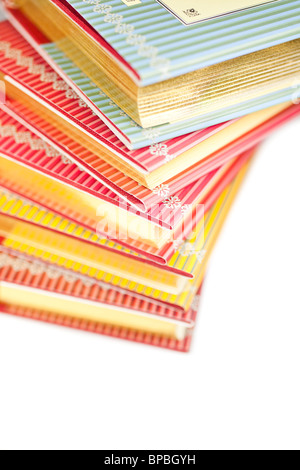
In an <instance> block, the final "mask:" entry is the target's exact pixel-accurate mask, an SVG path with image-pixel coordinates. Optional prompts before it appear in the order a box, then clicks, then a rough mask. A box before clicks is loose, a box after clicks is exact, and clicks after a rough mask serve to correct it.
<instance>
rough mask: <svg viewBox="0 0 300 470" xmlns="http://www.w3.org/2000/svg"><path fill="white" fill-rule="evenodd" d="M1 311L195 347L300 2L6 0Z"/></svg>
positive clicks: (288, 109)
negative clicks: (204, 296)
mask: <svg viewBox="0 0 300 470" xmlns="http://www.w3.org/2000/svg"><path fill="white" fill-rule="evenodd" d="M2 8H3V10H4V11H5V19H4V20H2V21H1V23H0V81H1V88H0V89H1V98H0V100H1V103H0V311H1V312H3V313H8V314H12V315H18V316H22V317H28V318H34V319H38V320H42V321H47V322H52V323H56V324H61V325H66V326H70V327H73V328H79V329H83V330H87V331H92V332H96V333H101V334H105V335H110V336H114V337H118V338H123V339H129V340H133V341H137V342H142V343H146V344H151V345H156V346H161V347H166V348H169V349H174V350H177V351H185V352H186V351H188V350H189V348H190V344H191V338H192V333H193V329H194V326H195V321H196V316H197V312H198V310H199V302H200V293H201V288H202V284H203V280H204V276H205V271H206V267H207V263H208V261H209V257H210V255H211V253H212V250H213V248H214V245H215V242H216V240H217V238H218V235H219V233H220V231H221V229H222V226H223V224H224V221H225V220H226V216H227V214H228V212H229V210H230V208H231V206H232V203H233V202H234V200H235V198H236V195H237V193H238V190H239V188H240V186H241V184H242V182H243V180H244V177H245V175H246V173H247V171H248V168H249V166H250V163H251V160H252V158H253V155H254V154H255V150H256V147H257V145H259V143H260V142H261V141H263V139H265V138H266V137H267V136H269V134H271V133H272V132H274V130H276V129H277V128H278V127H280V126H282V125H283V124H284V123H286V122H287V121H289V120H290V119H292V118H296V117H299V115H300V106H298V104H299V102H300V0H277V1H276V0H273V1H262V0H260V1H259V0H258V1H253V0H252V1H251V0H230V1H227V2H222V1H219V0H211V1H210V2H208V3H207V2H205V1H204V0H188V1H187V0H185V1H183V0H164V1H156V0H106V1H102V0H81V1H80V0H68V1H67V0H7V1H4V0H2Z"/></svg>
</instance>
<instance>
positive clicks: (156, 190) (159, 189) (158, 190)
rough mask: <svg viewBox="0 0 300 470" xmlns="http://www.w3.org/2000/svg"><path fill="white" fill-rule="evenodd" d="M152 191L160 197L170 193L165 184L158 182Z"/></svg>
mask: <svg viewBox="0 0 300 470" xmlns="http://www.w3.org/2000/svg"><path fill="white" fill-rule="evenodd" d="M153 193H154V194H157V195H158V196H161V197H166V196H168V195H169V194H170V188H169V186H168V185H167V184H160V185H159V186H157V187H156V188H154V189H153Z"/></svg>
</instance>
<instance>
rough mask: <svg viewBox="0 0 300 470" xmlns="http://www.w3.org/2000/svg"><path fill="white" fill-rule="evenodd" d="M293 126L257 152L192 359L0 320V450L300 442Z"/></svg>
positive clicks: (219, 255) (220, 253)
mask: <svg viewBox="0 0 300 470" xmlns="http://www.w3.org/2000/svg"><path fill="white" fill-rule="evenodd" d="M299 133H300V120H299V119H298V120H297V121H294V122H292V123H290V124H289V125H287V126H285V127H284V128H283V129H281V130H280V131H278V132H276V134H275V135H273V136H272V138H269V139H268V141H267V142H266V143H265V144H264V145H263V146H262V147H261V148H260V150H259V152H258V155H257V158H256V160H255V162H254V164H253V166H252V168H251V171H250V174H249V175H248V177H247V180H246V182H245V184H244V186H243V188H242V190H241V192H240V194H239V197H238V200H237V201H236V203H235V205H234V207H233V210H232V212H231V213H230V216H229V218H228V221H227V223H226V226H225V229H224V231H223V233H222V235H221V238H220V240H219V242H218V244H217V247H216V249H215V252H214V254H213V257H212V259H211V263H210V266H209V272H208V275H207V278H206V282H205V287H204V292H203V298H202V305H201V311H200V316H199V321H198V325H197V328H196V333H195V337H194V341H193V347H192V351H191V353H190V354H188V355H184V354H179V353H174V352H168V351H164V350H160V349H155V348H151V347H145V346H139V345H136V344H130V343H127V342H122V341H119V340H114V339H109V338H105V337H101V336H96V335H92V334H88V333H82V332H76V331H72V330H68V329H64V328H60V327H55V326H50V325H44V324H40V323H36V322H34V321H28V320H22V319H18V318H12V317H8V316H0V449H91V448H92V449H108V450H112V449H123V450H128V449H149V450H150V449H155V450H161V449H172V450H176V449H179V448H180V449H184V450H188V449H193V448H195V449H298V450H299V449H300V428H299V422H300V400H299V397H300V377H299V369H300V367H299V359H300V340H299V338H300V300H299V278H300V276H299V270H300V248H299V240H300V225H299V200H300V184H299V175H300V149H299Z"/></svg>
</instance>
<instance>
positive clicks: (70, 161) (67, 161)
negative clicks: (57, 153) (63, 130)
mask: <svg viewBox="0 0 300 470" xmlns="http://www.w3.org/2000/svg"><path fill="white" fill-rule="evenodd" d="M61 161H62V163H64V164H65V165H73V162H72V160H70V159H69V158H68V157H66V156H65V155H62V156H61Z"/></svg>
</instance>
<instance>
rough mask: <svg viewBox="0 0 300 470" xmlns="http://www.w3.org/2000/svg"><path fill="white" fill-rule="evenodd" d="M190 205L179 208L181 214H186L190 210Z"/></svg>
mask: <svg viewBox="0 0 300 470" xmlns="http://www.w3.org/2000/svg"><path fill="white" fill-rule="evenodd" d="M190 207H191V205H190V204H184V205H183V206H181V212H182V213H183V214H185V213H186V212H188V210H189V209H190Z"/></svg>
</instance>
